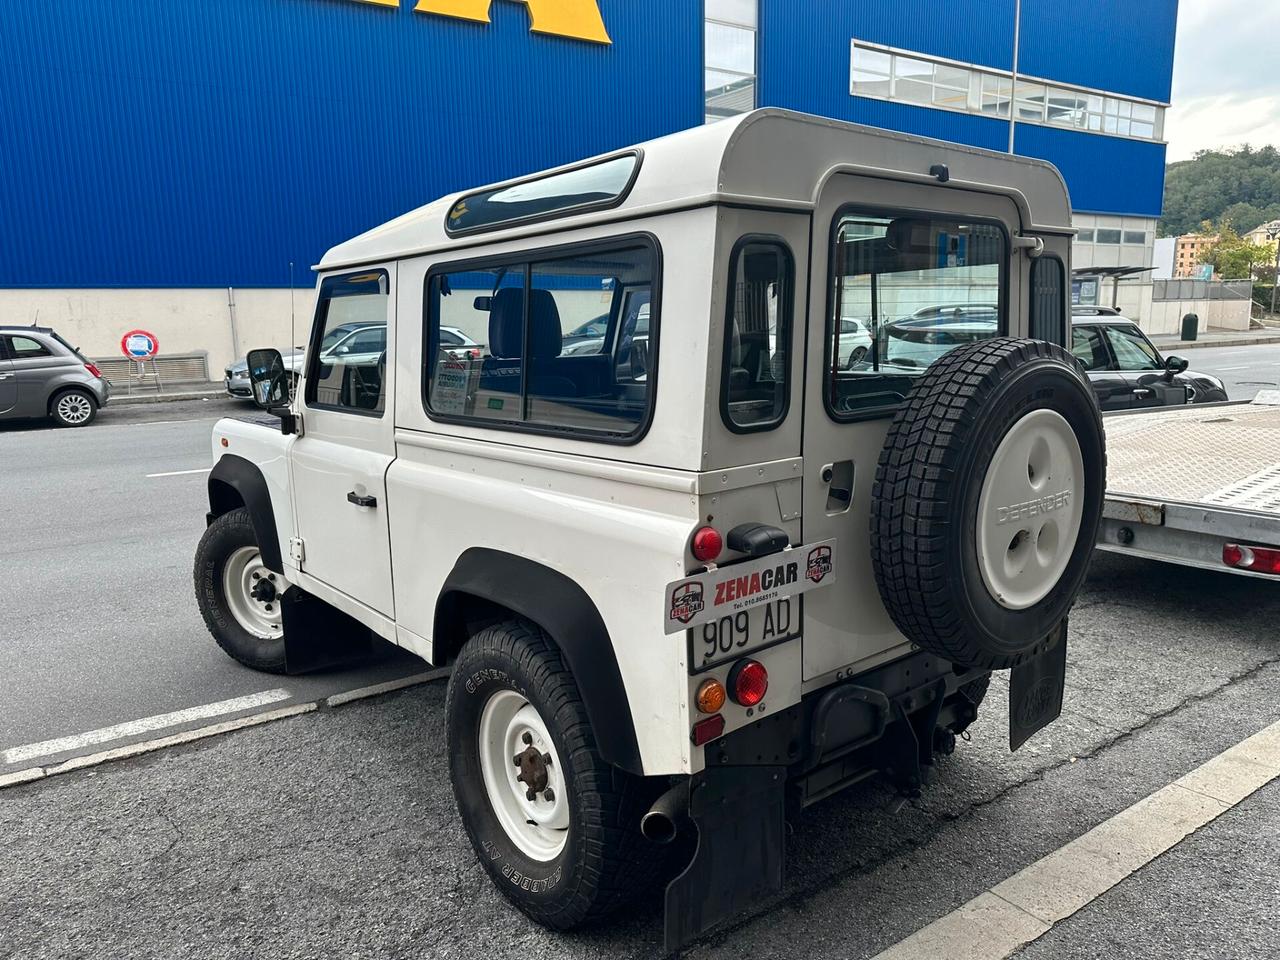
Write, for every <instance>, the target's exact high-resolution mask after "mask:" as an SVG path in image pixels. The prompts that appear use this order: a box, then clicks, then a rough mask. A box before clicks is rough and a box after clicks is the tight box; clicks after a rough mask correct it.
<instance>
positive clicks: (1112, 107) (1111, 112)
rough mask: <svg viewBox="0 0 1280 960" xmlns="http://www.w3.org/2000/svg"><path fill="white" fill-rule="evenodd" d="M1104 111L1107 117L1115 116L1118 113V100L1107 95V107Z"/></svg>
mask: <svg viewBox="0 0 1280 960" xmlns="http://www.w3.org/2000/svg"><path fill="white" fill-rule="evenodd" d="M1105 112H1106V114H1107V116H1109V117H1114V116H1117V115H1118V114H1119V113H1120V101H1119V100H1116V99H1113V98H1112V97H1107V109H1106V111H1105Z"/></svg>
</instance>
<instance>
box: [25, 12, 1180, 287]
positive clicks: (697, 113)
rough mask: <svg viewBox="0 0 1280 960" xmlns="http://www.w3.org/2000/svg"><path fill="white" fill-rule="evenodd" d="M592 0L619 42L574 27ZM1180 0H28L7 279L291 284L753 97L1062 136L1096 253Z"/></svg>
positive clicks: (1115, 209) (1060, 158) (969, 139)
mask: <svg viewBox="0 0 1280 960" xmlns="http://www.w3.org/2000/svg"><path fill="white" fill-rule="evenodd" d="M433 6H434V7H435V9H434V10H433V9H432V8H433ZM583 6H589V7H590V8H591V11H592V15H593V16H594V15H595V13H594V11H598V17H599V22H600V23H602V24H603V27H604V30H605V31H606V32H607V39H608V41H609V42H602V38H601V37H599V36H597V37H595V38H593V39H582V38H578V37H573V36H566V35H564V31H563V30H562V29H559V30H557V28H556V23H558V22H559V21H557V20H556V19H555V17H556V16H560V15H563V14H564V11H565V10H568V9H570V8H579V7H583ZM441 7H448V8H450V9H452V10H453V11H454V15H449V16H446V15H441V13H440V12H439V10H440V8H441ZM460 8H467V9H468V10H470V12H471V16H469V17H468V16H458V15H457V11H458V10H459V9H460ZM553 8H554V9H553ZM1176 15H1177V2H1176V0H1126V2H1125V3H1123V4H1120V3H1116V2H1115V0H1074V2H1072V3H1071V4H1063V3H1061V2H1060V0H963V2H958V3H951V4H938V3H935V2H932V0H645V2H644V3H639V2H636V0H490V2H483V0H477V2H474V3H473V2H470V0H448V2H447V3H444V2H442V0H217V2H213V0H98V2H95V3H84V2H83V0H40V2H34V0H22V2H17V0H15V2H13V3H11V4H10V5H9V7H8V9H7V12H6V15H5V17H4V18H2V19H0V236H3V237H4V238H5V255H4V256H3V257H0V288H9V289H26V290H38V289H50V290H53V289H66V288H127V289H154V290H157V291H162V290H174V289H179V288H221V287H236V288H253V287H263V288H272V287H284V286H287V285H288V283H289V276H290V274H289V266H288V265H289V263H290V262H293V263H295V264H296V265H297V283H298V285H299V286H302V285H307V284H309V277H308V275H307V272H306V268H307V267H309V266H310V264H312V263H314V262H316V261H317V260H318V259H319V257H320V255H321V254H322V253H323V251H324V250H325V249H326V248H327V247H329V246H330V245H332V244H334V243H336V242H338V241H340V240H342V239H345V238H347V237H349V236H352V235H354V234H357V233H359V232H361V231H363V230H366V229H368V228H370V227H372V226H375V225H376V224H378V223H380V222H383V221H385V220H387V219H389V218H391V217H393V216H396V215H397V214H399V213H402V212H404V211H406V210H409V209H412V208H413V207H416V206H418V205H420V204H422V203H425V202H427V201H429V200H431V199H434V198H435V197H437V196H439V195H441V194H444V193H447V192H449V191H452V190H455V189H461V188H463V187H467V186H472V185H475V184H479V183H484V182H489V181H493V180H498V179H502V178H505V177H509V176H514V175H518V174H521V173H524V172H528V171H531V170H536V169H539V168H542V167H546V166H550V165H553V164H557V163H562V162H566V161H569V160H572V159H575V158H578V157H581V156H585V155H589V154H592V153H597V152H601V151H605V150H609V149H613V148H616V147H619V146H623V145H625V144H629V143H633V142H636V141H639V140H644V139H647V138H651V137H655V136H660V135H662V134H665V133H669V132H672V131H675V130H679V129H682V128H685V127H689V126H693V125H695V124H699V123H702V122H704V121H706V120H714V119H715V118H717V117H719V116H722V115H726V114H730V113H734V112H738V111H740V110H745V109H750V108H752V107H754V106H782V107H788V108H792V109H796V110H803V111H806V112H811V113H818V114H824V115H827V116H832V117H837V118H841V119H847V120H852V121H857V122H860V123H869V124H873V125H877V126H883V127H888V128H892V129H896V130H903V131H907V132H911V133H917V134H922V135H926V136H931V137H940V138H943V139H947V140H954V141H958V142H962V143H967V144H973V145H976V146H981V147H986V148H989V149H993V150H1010V149H1012V150H1014V151H1016V152H1018V153H1021V154H1025V155H1028V156H1035V157H1041V158H1044V159H1047V160H1050V161H1051V162H1053V163H1054V164H1056V165H1057V166H1058V168H1059V169H1060V170H1061V171H1062V172H1063V174H1064V176H1065V177H1066V180H1067V183H1068V186H1069V187H1070V189H1071V194H1072V197H1073V202H1074V206H1075V209H1076V211H1077V214H1078V216H1077V226H1078V227H1079V228H1080V229H1081V242H1080V243H1079V244H1078V248H1077V260H1078V261H1083V262H1096V263H1098V264H1100V265H1106V264H1108V263H1109V262H1110V261H1111V260H1114V262H1115V263H1116V264H1121V263H1123V262H1124V261H1126V260H1127V261H1132V260H1134V259H1137V258H1140V257H1142V256H1144V255H1145V256H1146V257H1147V259H1148V262H1149V258H1150V247H1151V242H1152V240H1153V237H1154V230H1155V220H1156V218H1158V217H1159V215H1160V206H1161V197H1162V194H1163V180H1164V162H1165V147H1164V144H1163V142H1162V139H1161V132H1162V119H1163V112H1164V106H1165V105H1166V104H1167V101H1168V98H1169V90H1170V81H1171V74H1172V60H1173V40H1174V25H1175V21H1176ZM1081 24H1087V25H1088V29H1082V28H1081ZM531 26H532V27H533V30H531ZM1140 234H1141V237H1140V236H1139V235H1140ZM1113 240H1114V241H1115V242H1114V243H1112V241H1113ZM1112 248H1114V249H1112Z"/></svg>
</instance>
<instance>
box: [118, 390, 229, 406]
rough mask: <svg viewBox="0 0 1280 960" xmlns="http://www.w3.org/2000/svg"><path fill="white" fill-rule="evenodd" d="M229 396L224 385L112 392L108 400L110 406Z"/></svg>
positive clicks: (215, 398)
mask: <svg viewBox="0 0 1280 960" xmlns="http://www.w3.org/2000/svg"><path fill="white" fill-rule="evenodd" d="M225 396H227V391H226V390H225V389H224V388H222V387H209V388H208V389H206V390H190V391H184V392H182V393H149V394H134V395H132V396H130V395H129V394H114V393H113V394H112V395H111V399H110V400H109V401H107V406H108V407H119V406H129V405H131V404H137V403H172V402H174V401H176V400H218V399H221V398H222V397H225Z"/></svg>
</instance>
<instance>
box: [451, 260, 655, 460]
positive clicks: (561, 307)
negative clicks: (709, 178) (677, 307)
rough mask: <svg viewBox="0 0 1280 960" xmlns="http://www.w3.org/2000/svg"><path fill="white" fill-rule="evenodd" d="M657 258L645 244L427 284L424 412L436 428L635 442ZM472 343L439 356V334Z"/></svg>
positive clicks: (648, 371)
mask: <svg viewBox="0 0 1280 960" xmlns="http://www.w3.org/2000/svg"><path fill="white" fill-rule="evenodd" d="M657 281H658V277H657V252H656V250H655V249H653V247H652V246H651V245H650V244H649V243H648V242H646V241H635V242H634V243H633V244H627V245H624V246H620V247H613V246H609V247H599V248H596V247H593V248H590V249H587V250H584V249H583V248H578V249H577V250H575V252H573V253H572V254H567V255H564V256H545V255H534V256H531V257H530V258H529V259H528V260H526V261H524V262H518V263H511V262H505V263H500V264H495V265H493V266H487V265H483V264H471V265H468V266H466V267H465V268H462V269H458V270H452V271H448V272H439V273H433V274H432V275H431V276H430V277H429V278H428V280H427V285H428V286H427V357H428V358H429V359H428V366H427V370H426V374H427V409H428V411H429V412H430V413H431V414H432V416H435V417H437V418H444V419H467V420H480V421H486V422H488V423H490V424H492V425H495V426H496V425H502V426H505V427H508V428H513V429H533V430H538V431H542V432H546V431H565V432H575V433H582V434H591V435H596V436H600V437H604V438H608V439H615V440H629V439H634V438H636V437H638V436H639V434H640V433H641V432H642V431H643V429H644V427H645V425H646V424H647V422H648V419H649V413H650V410H651V408H652V401H653V390H654V374H655V366H656V362H657V302H656V286H657ZM449 328H452V329H457V330H460V331H462V333H463V334H464V335H465V336H467V337H468V338H469V339H470V340H473V341H475V345H474V346H468V347H467V348H466V349H465V350H449V349H447V348H448V344H447V343H446V342H444V340H443V339H442V334H443V333H445V332H447V330H448V329H449Z"/></svg>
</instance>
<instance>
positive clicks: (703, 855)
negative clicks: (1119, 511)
mask: <svg viewBox="0 0 1280 960" xmlns="http://www.w3.org/2000/svg"><path fill="white" fill-rule="evenodd" d="M1070 251H1071V217H1070V205H1069V203H1068V199H1067V195H1066V191H1065V188H1064V186H1063V183H1062V180H1061V178H1060V177H1059V176H1058V174H1057V172H1056V171H1055V170H1054V169H1053V168H1052V167H1051V166H1049V165H1047V164H1044V163H1040V162H1038V161H1034V160H1027V159H1024V158H1021V157H1013V156H1007V155H1004V154H997V153H988V152H984V151H980V150H975V149H969V148H966V147H959V146H955V145H952V144H945V143H940V142H936V141H930V140H923V139H918V138H913V137H908V136H903V135H898V134H893V133H887V132H884V131H880V130H872V129H868V128H862V127H857V126H852V125H848V124H843V123H836V122H832V121H827V120H821V119H818V118H814V117H805V116H801V115H797V114H791V113H786V112H781V111H776V110H764V111H757V112H755V113H752V114H749V115H747V116H743V117H740V118H736V119H732V120H726V121H723V122H720V123H716V124H713V125H710V126H706V127H702V128H699V129H695V130H689V131H687V132H684V133H680V134H676V135H674V136H671V137H667V138H665V139H662V140H657V141H654V142H651V143H646V144H641V145H639V146H636V147H634V148H631V149H627V150H622V151H619V152H617V153H613V154H609V155H607V156H602V157H596V158H593V159H590V160H587V161H584V162H582V163H578V164H574V165H571V166H568V167H563V168H559V169H555V170H550V171H547V172H544V173H540V174H537V175H536V176H532V177H526V178H523V179H520V180H515V181H511V182H508V183H501V184H496V185H493V186H488V187H483V188H480V189H477V190H473V191H468V192H465V193H462V194H458V195H454V196H450V197H446V198H444V199H442V200H440V201H438V202H436V203H433V204H430V205H428V206H426V207H423V208H422V209H420V210H417V211H414V212H412V213H409V214H407V215H405V216H403V217H401V218H399V219H397V220H394V221H392V222H391V223H388V224H386V225H384V226H382V227H379V228H378V229H376V230H373V231H371V232H369V233H367V234H365V235H363V236H360V237H357V238H355V239H353V240H351V241H349V242H347V243H344V244H341V245H340V246H338V247H336V248H334V249H333V250H331V251H330V252H329V253H328V254H327V255H326V256H325V258H324V260H323V262H322V263H321V264H320V266H319V267H318V271H319V287H318V297H317V307H316V314H315V320H314V325H313V327H312V330H311V335H310V341H309V346H308V348H307V350H306V357H307V362H306V365H305V368H304V369H303V371H302V380H301V383H300V385H299V388H298V389H297V391H296V393H295V395H294V396H293V398H292V399H290V392H289V386H288V380H289V374H290V372H289V370H288V368H287V366H286V364H285V363H284V361H283V360H282V358H281V357H280V355H279V354H278V353H277V352H276V351H274V350H261V351H254V352H253V353H252V354H251V355H250V358H249V372H250V377H251V380H252V384H253V391H254V398H255V400H256V401H257V402H258V403H259V405H260V406H262V407H265V408H266V409H267V410H269V411H271V412H272V414H273V415H272V416H263V415H260V414H259V415H256V418H244V419H231V420H223V421H221V422H219V423H218V425H217V426H216V427H215V429H214V437H213V452H214V455H215V457H216V464H215V466H214V469H213V472H212V474H211V476H210V479H209V514H208V529H207V531H206V533H205V535H204V537H203V539H202V540H201V543H200V546H199V549H198V552H197V556H196V561H195V587H196V592H197V595H198V598H199V603H200V607H201V609H202V611H203V613H204V616H205V619H206V622H207V623H208V626H209V629H210V631H211V632H212V634H213V636H214V638H215V639H216V640H217V642H218V643H219V644H220V645H221V646H222V647H223V649H225V650H226V651H227V653H229V654H230V655H231V656H233V657H235V658H236V659H237V660H239V661H241V662H242V663H244V664H246V665H248V666H250V667H253V668H256V669H259V670H266V671H272V672H300V671H305V670H310V669H314V668H317V667H321V666H332V665H334V664H336V663H339V662H342V661H346V660H352V659H355V658H358V657H360V656H361V655H363V654H364V653H365V652H366V651H367V650H368V648H369V646H370V642H371V637H372V636H373V635H376V636H379V637H382V638H384V639H385V640H388V641H390V642H392V643H395V644H398V645H400V646H402V647H405V648H407V649H408V650H411V651H413V652H414V653H416V654H418V655H419V656H421V657H422V658H423V659H424V660H426V661H428V662H430V663H434V664H451V665H452V677H451V679H450V681H449V687H448V694H447V697H446V708H445V709H446V712H447V717H446V719H447V726H448V737H449V748H450V749H449V756H450V763H451V774H452V781H453V789H454V791H455V793H456V795H457V800H458V812H459V816H460V817H461V818H462V821H463V823H464V825H465V827H466V830H467V833H468V834H469V836H470V838H471V840H472V842H473V844H474V846H475V849H476V853H477V856H478V857H479V859H480V862H481V863H482V864H483V865H484V868H485V869H486V870H487V871H488V872H489V873H490V875H491V876H492V877H493V880H494V882H495V883H496V884H497V885H498V887H499V888H500V889H501V890H502V891H503V893H504V894H505V895H506V896H507V897H509V898H510V899H511V901H512V902H513V903H514V904H515V905H516V906H517V907H519V908H520V909H521V910H523V911H525V912H526V913H527V914H529V915H530V916H531V917H533V918H535V919H536V920H538V921H540V922H542V923H544V924H546V925H548V926H551V927H555V928H568V927H572V926H574V925H577V924H580V923H583V922H585V921H590V920H594V919H597V918H600V917H603V916H605V915H607V914H608V913H610V912H611V911H613V910H616V909H617V908H618V907H619V906H620V905H622V904H624V903H626V902H628V901H630V900H632V898H634V897H635V896H636V895H637V893H638V892H641V891H643V890H644V889H645V888H646V887H648V886H650V885H652V884H657V883H666V884H668V886H667V891H666V906H667V921H666V937H667V944H668V946H669V947H670V948H671V949H672V950H676V949H678V948H680V947H682V946H683V945H685V944H687V943H689V942H690V941H691V940H693V939H694V938H696V937H697V936H699V935H700V934H701V933H702V932H703V931H705V930H706V929H708V928H709V927H710V926H712V925H713V924H715V923H717V922H719V921H721V920H723V919H724V918H726V917H729V916H731V915H733V914H734V913H736V912H737V911H739V910H741V909H742V908H744V907H746V906H748V905H749V904H750V903H751V902H752V901H753V900H754V899H756V898H758V897H760V896H762V895H765V894H767V893H769V892H771V891H775V890H777V889H779V887H780V885H781V882H782V871H783V836H784V825H785V818H786V817H787V815H788V813H789V812H791V811H794V810H797V809H800V808H803V807H804V806H805V805H807V804H811V803H814V802H816V801H818V800H820V799H821V798H823V797H825V796H828V795H829V794H831V793H832V792H834V791H836V790H839V789H841V788H842V787H844V786H847V785H849V784H852V783H855V782H857V781H859V780H861V779H863V778H865V777H866V776H868V775H870V774H877V773H878V774H879V775H881V776H883V777H885V778H887V780H888V781H889V783H890V784H891V785H892V786H893V787H895V788H896V789H897V790H899V791H900V792H901V793H902V794H903V795H904V796H913V795H915V794H917V793H918V792H919V791H920V790H921V789H922V788H923V786H924V785H925V782H926V780H927V779H928V776H929V774H930V772H931V770H932V768H933V767H934V764H935V762H936V759H937V757H938V756H939V755H945V754H948V753H950V752H951V751H952V749H953V748H954V746H955V740H956V736H957V735H958V734H960V733H962V732H964V731H965V729H966V728H967V727H968V726H969V725H970V724H971V723H972V722H973V720H974V718H975V717H976V715H977V710H978V707H979V705H980V704H981V702H982V699H983V695H984V693H985V692H986V688H987V683H988V679H989V676H990V673H991V672H992V671H995V670H1010V671H1011V676H1010V705H1011V707H1010V716H1009V736H1010V742H1011V746H1012V747H1014V748H1016V747H1018V746H1019V745H1021V743H1022V742H1023V741H1025V740H1026V739H1027V738H1028V737H1029V736H1031V735H1032V734H1034V733H1035V732H1036V731H1037V730H1039V729H1040V728H1041V727H1043V726H1044V725H1045V724H1046V723H1049V722H1050V721H1052V720H1053V719H1054V718H1056V717H1057V715H1058V713H1059V711H1060V709H1061V703H1062V691H1063V677H1064V672H1065V664H1066V642H1067V616H1068V612H1069V611H1070V609H1071V606H1072V603H1073V601H1074V599H1075V597H1076V593H1077V591H1078V590H1079V588H1080V585H1081V582H1082V580H1083V578H1084V576H1085V572H1086V568H1087V566H1088V563H1089V558H1090V555H1091V552H1092V549H1093V543H1094V540H1095V535H1096V530H1097V526H1098V522H1099V517H1100V510H1101V505H1102V498H1103V477H1104V467H1105V464H1104V459H1105V453H1104V446H1103V433H1102V429H1101V424H1100V419H1099V415H1098V409H1097V406H1096V404H1095V402H1094V399H1093V394H1092V391H1091V390H1090V387H1089V384H1088V381H1087V380H1086V379H1085V376H1084V374H1083V373H1082V372H1081V370H1080V367H1079V365H1078V364H1077V363H1076V362H1075V361H1074V360H1073V358H1072V357H1071V354H1070V353H1068V352H1067V351H1066V350H1065V349H1064V348H1063V346H1062V344H1064V343H1066V342H1067V340H1066V338H1067V335H1068V320H1069V309H1070V308H1069V305H1068V299H1069V290H1070V288H1069V285H1068V282H1067V279H1068V277H1069V276H1070V269H1069V263H1070V261H1069V257H1070ZM906 318H913V319H906ZM975 318H977V319H975ZM849 321H853V322H852V323H850V322H849ZM373 325H377V326H378V327H379V328H380V329H382V328H385V343H380V344H379V347H378V349H377V350H374V351H367V350H366V351H357V352H353V353H349V354H343V353H342V352H340V351H324V350H321V349H318V347H319V345H320V344H323V343H324V342H325V339H326V337H328V336H329V335H330V333H331V332H332V331H334V330H337V329H339V328H347V329H364V328H369V327H371V326H373ZM854 326H856V329H854ZM584 331H585V332H584ZM447 332H454V333H461V334H462V335H464V336H465V337H467V338H468V341H469V342H473V343H475V344H477V345H483V346H482V347H481V348H479V349H475V350H469V351H467V352H463V353H460V352H459V351H457V350H453V349H450V343H449V342H448V341H447V340H446V337H445V335H444V334H445V333H447ZM566 340H567V341H568V342H566ZM584 343H585V344H587V346H583V344H584ZM882 353H883V354H884V355H883V356H882V355H881V354H882ZM855 354H856V355H855ZM904 358H905V359H904ZM908 360H909V361H910V362H906V361H908ZM681 835H687V836H688V837H689V840H690V842H687V843H675V844H672V843H671V841H672V840H674V839H676V838H677V837H680V836H681ZM695 835H696V838H697V842H696V843H695V842H692V840H693V838H694V836H695ZM674 851H681V852H682V853H683V856H681V857H676V856H675V855H674Z"/></svg>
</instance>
